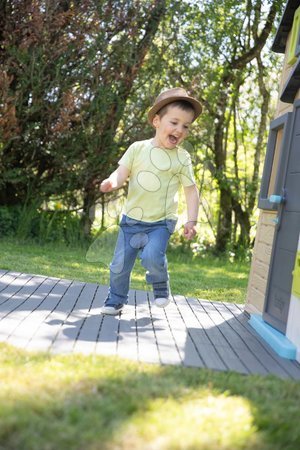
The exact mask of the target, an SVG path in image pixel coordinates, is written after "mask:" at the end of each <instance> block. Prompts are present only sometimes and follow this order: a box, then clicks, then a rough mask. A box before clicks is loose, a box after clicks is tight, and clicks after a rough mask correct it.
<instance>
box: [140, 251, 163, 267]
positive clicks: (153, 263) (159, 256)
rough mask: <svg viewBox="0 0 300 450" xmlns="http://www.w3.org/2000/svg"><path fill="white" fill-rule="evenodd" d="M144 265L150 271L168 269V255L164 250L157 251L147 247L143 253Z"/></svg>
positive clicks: (142, 260)
mask: <svg viewBox="0 0 300 450" xmlns="http://www.w3.org/2000/svg"><path fill="white" fill-rule="evenodd" d="M141 263H142V266H143V267H144V268H145V269H147V270H149V272H153V271H154V272H159V271H164V270H166V255H165V254H164V253H163V252H162V251H156V250H155V249H152V248H151V247H149V248H145V249H144V250H143V251H142V254H141Z"/></svg>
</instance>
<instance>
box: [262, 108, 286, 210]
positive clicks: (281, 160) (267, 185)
mask: <svg viewBox="0 0 300 450" xmlns="http://www.w3.org/2000/svg"><path fill="white" fill-rule="evenodd" d="M291 115H292V113H287V114H284V115H283V116H280V117H278V118H277V119H275V120H273V122H271V125H270V132H269V139H268V147H267V153H266V159H265V165H264V170H263V176H262V182H261V189H260V194H259V200H258V207H259V208H260V209H264V210H269V211H276V210H277V209H278V204H276V203H272V202H271V201H270V196H271V195H282V187H283V178H284V166H285V158H286V156H287V152H286V151H284V150H285V149H286V148H287V143H288V137H289V132H290V124H291Z"/></svg>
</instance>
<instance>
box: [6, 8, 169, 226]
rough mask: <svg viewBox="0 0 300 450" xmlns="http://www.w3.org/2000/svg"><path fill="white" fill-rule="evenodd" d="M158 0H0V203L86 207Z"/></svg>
mask: <svg viewBox="0 0 300 450" xmlns="http://www.w3.org/2000/svg"><path fill="white" fill-rule="evenodd" d="M166 6H167V2H166V1H158V0H149V1H143V2H140V1H135V2H132V1H129V0H119V1H115V2H111V1H108V0H107V1H104V0H102V1H101V0H99V1H92V0H83V1H75V2H74V1H60V2H50V1H46V0H44V1H43V0H40V1H38V2H36V1H29V0H27V1H25V2H19V1H18V0H7V1H3V2H2V3H1V5H0V7H1V10H0V16H1V20H0V21H1V23H2V24H3V28H2V29H1V31H2V33H1V36H0V37H1V74H0V89H1V92H2V101H1V104H0V108H1V113H2V114H1V127H2V134H1V142H2V145H1V150H0V151H1V161H2V163H1V184H0V204H23V203H24V202H26V201H27V202H32V201H33V199H35V201H36V202H37V204H40V203H41V202H42V201H43V200H44V199H49V198H50V197H51V196H53V194H57V195H62V194H64V200H65V202H66V203H67V204H69V205H74V206H77V205H78V204H80V203H81V205H82V207H83V217H82V223H83V228H84V230H85V233H86V234H88V233H89V231H90V226H91V220H90V217H89V213H90V208H91V207H92V206H93V205H94V203H95V200H96V198H97V187H96V185H95V181H96V179H97V177H99V175H100V176H102V177H103V178H104V177H105V176H106V175H107V174H108V172H109V170H110V166H111V163H112V162H114V161H115V159H116V154H117V153H118V152H119V148H118V146H117V143H116V141H115V136H116V131H117V128H118V124H119V122H120V120H121V118H122V115H123V112H124V108H125V105H126V102H127V100H128V97H129V95H130V93H131V90H132V86H133V83H134V80H135V79H136V77H137V75H138V73H139V69H140V67H141V65H142V64H143V62H144V59H145V56H146V54H147V51H148V49H149V47H150V45H151V42H152V40H153V38H154V35H155V33H156V31H157V28H158V26H159V23H160V20H161V19H162V17H163V16H164V14H165V12H166Z"/></svg>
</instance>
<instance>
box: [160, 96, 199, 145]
mask: <svg viewBox="0 0 300 450" xmlns="http://www.w3.org/2000/svg"><path fill="white" fill-rule="evenodd" d="M193 119H194V113H193V112H192V111H184V110H183V109H181V108H179V107H178V106H172V104H171V105H170V106H169V107H168V110H167V112H166V113H165V114H164V115H163V116H162V117H159V115H158V114H156V115H155V117H154V119H153V126H154V127H155V129H156V133H155V138H154V143H155V145H157V146H158V147H163V148H167V149H173V148H175V147H176V146H177V145H179V144H180V143H181V142H182V141H183V140H184V139H185V138H186V137H187V135H188V132H189V128H190V125H191V123H192V121H193Z"/></svg>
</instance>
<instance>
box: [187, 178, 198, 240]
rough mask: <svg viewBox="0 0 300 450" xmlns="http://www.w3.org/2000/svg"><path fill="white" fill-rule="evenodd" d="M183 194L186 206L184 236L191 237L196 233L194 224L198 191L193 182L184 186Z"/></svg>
mask: <svg viewBox="0 0 300 450" xmlns="http://www.w3.org/2000/svg"><path fill="white" fill-rule="evenodd" d="M184 194H185V200H186V206H187V216H188V221H187V223H186V224H185V225H184V237H185V238H187V239H189V240H190V239H193V237H194V236H195V235H196V233H197V231H196V225H197V220H198V212H199V192H198V188H197V186H196V185H195V184H193V185H192V186H185V187H184Z"/></svg>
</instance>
